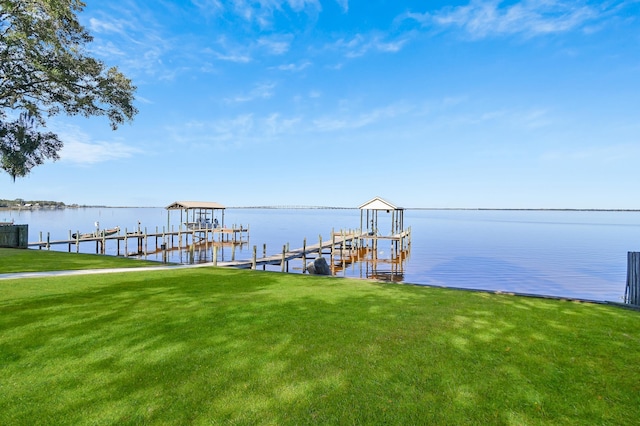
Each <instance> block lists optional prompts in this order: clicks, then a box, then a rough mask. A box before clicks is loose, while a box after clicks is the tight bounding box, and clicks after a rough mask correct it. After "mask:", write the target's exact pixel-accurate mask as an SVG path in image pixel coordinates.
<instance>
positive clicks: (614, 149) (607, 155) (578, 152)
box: [542, 144, 640, 164]
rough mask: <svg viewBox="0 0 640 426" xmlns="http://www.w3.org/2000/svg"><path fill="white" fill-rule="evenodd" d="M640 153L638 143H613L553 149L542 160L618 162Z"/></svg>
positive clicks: (631, 158) (636, 156)
mask: <svg viewBox="0 0 640 426" xmlns="http://www.w3.org/2000/svg"><path fill="white" fill-rule="evenodd" d="M638 155H640V145H638V144H635V145H634V144H613V145H608V146H591V147H589V146H586V147H580V148H578V149H574V150H570V149H564V150H553V151H547V152H546V153H544V154H543V156H542V160H544V161H548V162H573V163H585V162H593V163H600V164H602V163H618V162H631V161H633V159H634V158H638Z"/></svg>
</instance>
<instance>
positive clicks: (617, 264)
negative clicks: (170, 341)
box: [0, 208, 640, 302]
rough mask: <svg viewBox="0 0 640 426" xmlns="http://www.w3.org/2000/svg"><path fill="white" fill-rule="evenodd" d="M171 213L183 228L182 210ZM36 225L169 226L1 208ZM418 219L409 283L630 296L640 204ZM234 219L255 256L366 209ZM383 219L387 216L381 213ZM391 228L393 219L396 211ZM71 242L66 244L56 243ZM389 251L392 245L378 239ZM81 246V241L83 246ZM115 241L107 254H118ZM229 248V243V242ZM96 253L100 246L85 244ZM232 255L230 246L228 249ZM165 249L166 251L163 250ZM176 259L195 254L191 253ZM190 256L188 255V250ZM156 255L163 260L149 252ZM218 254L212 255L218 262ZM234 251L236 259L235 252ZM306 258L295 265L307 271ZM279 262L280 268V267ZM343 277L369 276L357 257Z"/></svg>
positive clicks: (425, 214) (348, 223)
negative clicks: (631, 208)
mask: <svg viewBox="0 0 640 426" xmlns="http://www.w3.org/2000/svg"><path fill="white" fill-rule="evenodd" d="M175 214H176V213H175V212H174V213H172V216H171V220H172V224H173V225H174V226H175V227H176V228H177V226H178V221H179V215H178V216H175ZM11 219H13V220H14V221H15V223H16V224H28V225H29V242H34V241H38V240H39V234H40V232H42V233H43V237H44V239H46V235H47V233H49V235H50V238H51V240H56V239H66V238H68V235H69V231H72V232H76V231H80V232H92V231H93V230H95V226H94V223H95V222H96V221H98V222H99V224H100V228H111V227H114V226H120V227H121V228H122V232H124V230H125V228H127V229H128V230H133V229H135V228H137V226H138V225H137V224H138V221H140V222H141V226H142V228H144V227H147V229H148V230H149V231H152V230H155V228H156V227H159V229H160V230H162V227H163V226H165V227H166V226H167V211H166V210H165V209H164V208H81V209H65V210H34V211H25V210H23V211H0V220H11ZM404 223H405V227H409V226H410V227H411V230H412V238H411V243H412V244H411V248H410V252H409V254H408V257H407V259H406V261H405V263H404V265H403V266H404V267H403V272H404V274H403V276H402V281H403V282H406V283H414V284H423V285H433V286H445V287H460V288H468V289H482V290H496V291H506V292H517V293H529V294H537V295H548V296H560V297H570V298H580V299H588V300H598V301H602V300H605V301H614V302H621V301H622V299H623V297H624V290H625V284H626V268H627V252H629V251H640V212H623V211H503V210H413V209H408V210H406V211H405V215H404ZM225 224H226V225H227V226H230V225H232V224H236V225H243V226H247V225H248V226H249V227H250V233H249V236H250V239H249V242H248V243H247V244H245V245H243V246H242V247H240V248H238V249H237V251H236V252H235V253H234V255H235V258H236V259H250V258H251V256H252V253H253V246H254V245H255V246H257V247H258V252H259V253H261V252H262V247H263V244H266V245H267V252H268V253H267V254H276V253H279V252H281V250H282V246H283V245H284V244H289V245H290V246H291V248H297V247H301V246H302V244H303V241H304V240H305V239H306V241H307V244H308V245H311V244H315V243H317V242H318V238H319V236H322V238H323V241H326V240H328V239H329V237H330V235H331V231H332V230H334V229H335V230H336V231H339V230H341V229H357V228H359V226H360V211H359V210H357V209H244V208H230V209H227V210H226V212H225ZM379 224H380V227H381V228H383V227H384V226H385V218H384V217H382V216H381V217H380V219H379ZM389 227H390V219H389ZM52 249H54V250H63V251H67V249H68V248H67V246H65V245H62V246H53V247H52ZM378 249H379V251H380V252H381V255H384V251H385V250H388V248H386V247H385V245H384V244H382V243H381V244H380V246H379V247H378ZM74 250H75V249H74ZM115 250H116V249H115V243H113V244H111V247H110V246H109V244H107V254H115ZM225 250H229V249H225ZM81 251H82V252H86V253H92V252H93V253H95V245H93V244H91V243H85V244H81ZM221 255H224V256H227V257H228V256H229V253H228V251H227V253H226V254H224V253H223V254H221ZM154 256H158V255H154ZM173 256H179V257H178V258H175V257H174V258H170V259H169V260H170V261H183V262H186V261H187V260H186V256H185V255H184V254H183V253H180V254H174V255H173ZM183 256H184V257H183ZM150 259H151V260H159V261H160V260H161V259H160V258H157V257H156V258H154V257H150ZM210 260H211V259H209V261H210ZM225 260H229V259H228V258H227V259H225ZM298 266H299V267H297V268H296V267H293V268H290V271H292V272H296V270H297V271H300V270H301V263H300V264H299V265H298ZM274 270H280V268H279V267H277V268H275V269H274ZM340 275H341V276H349V277H361V276H362V268H361V267H358V266H357V265H354V266H353V267H348V268H347V269H346V270H345V271H343V272H340Z"/></svg>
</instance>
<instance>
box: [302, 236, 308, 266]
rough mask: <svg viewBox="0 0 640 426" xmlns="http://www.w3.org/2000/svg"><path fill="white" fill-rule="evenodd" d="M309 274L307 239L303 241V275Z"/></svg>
mask: <svg viewBox="0 0 640 426" xmlns="http://www.w3.org/2000/svg"><path fill="white" fill-rule="evenodd" d="M306 272H307V239H306V238H305V239H304V240H303V241H302V273H303V274H304V273H306Z"/></svg>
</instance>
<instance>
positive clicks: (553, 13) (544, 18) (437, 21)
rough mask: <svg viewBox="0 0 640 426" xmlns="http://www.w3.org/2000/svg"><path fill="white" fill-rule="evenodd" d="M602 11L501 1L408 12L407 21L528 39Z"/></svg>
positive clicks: (550, 0)
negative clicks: (517, 35) (428, 11)
mask: <svg viewBox="0 0 640 426" xmlns="http://www.w3.org/2000/svg"><path fill="white" fill-rule="evenodd" d="M599 13H600V11H599V10H597V9H595V8H594V7H590V6H587V5H584V4H580V3H578V2H569V1H559V0H525V1H520V2H516V3H511V4H506V5H503V2H501V1H496V0H494V1H478V0H475V1H472V2H471V3H469V4H468V5H466V6H458V7H449V8H444V9H442V10H441V11H439V12H435V13H424V14H420V13H407V14H406V15H404V16H403V18H405V19H411V20H415V21H417V22H419V23H420V24H422V25H423V26H430V27H458V28H461V29H463V30H465V31H466V32H467V33H468V34H469V35H470V36H471V37H472V38H484V37H488V36H492V35H504V34H522V35H525V36H528V37H532V36H537V35H544V34H552V33H560V32H566V31H570V30H574V29H578V28H581V27H582V26H584V25H586V24H587V23H589V22H590V21H592V20H594V19H595V18H597V17H598V15H599Z"/></svg>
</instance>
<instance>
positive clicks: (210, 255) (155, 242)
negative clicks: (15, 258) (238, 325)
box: [28, 225, 411, 281]
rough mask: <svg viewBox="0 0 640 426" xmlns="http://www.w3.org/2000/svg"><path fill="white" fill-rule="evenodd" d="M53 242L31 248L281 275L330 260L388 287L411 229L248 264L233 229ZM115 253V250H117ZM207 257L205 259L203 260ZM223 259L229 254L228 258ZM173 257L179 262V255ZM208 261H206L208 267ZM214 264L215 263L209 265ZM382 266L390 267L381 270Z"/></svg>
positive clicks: (340, 235) (349, 236)
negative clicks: (90, 248) (88, 248)
mask: <svg viewBox="0 0 640 426" xmlns="http://www.w3.org/2000/svg"><path fill="white" fill-rule="evenodd" d="M69 237H70V238H69V239H64V240H51V239H50V238H49V234H47V236H46V239H45V238H43V236H42V233H41V234H40V239H39V241H36V242H31V243H29V244H28V246H29V247H37V248H39V249H41V250H42V249H46V250H50V249H51V247H52V246H60V245H66V246H67V250H68V251H69V252H73V251H75V252H76V253H78V252H80V245H82V244H87V243H89V244H95V252H96V254H105V248H106V246H107V244H115V245H116V248H115V252H116V255H117V256H131V257H141V256H144V257H146V256H150V255H152V256H158V255H160V256H162V261H163V262H165V263H166V262H167V258H168V254H169V253H170V252H171V251H175V250H179V251H180V255H179V256H178V257H179V259H178V261H179V263H185V264H193V263H199V264H201V263H209V264H211V265H212V266H219V267H230V268H239V269H262V270H266V269H267V267H271V270H273V267H278V266H279V267H280V268H279V270H280V271H281V272H289V269H290V267H291V266H290V263H291V262H296V261H298V262H300V263H299V265H300V266H299V267H298V266H295V268H296V269H298V268H299V270H300V271H301V272H302V273H305V272H306V271H307V262H308V261H313V260H315V259H317V258H318V257H325V258H326V260H327V263H328V264H329V266H330V267H331V271H332V275H338V274H339V273H340V272H341V271H345V270H346V269H347V268H348V267H349V266H352V265H355V264H360V265H361V266H363V265H364V268H365V269H364V270H363V272H362V273H361V276H363V277H366V278H376V279H384V280H386V281H398V279H400V280H401V277H402V275H403V265H404V261H405V260H406V258H407V255H408V252H409V246H410V243H411V228H409V229H407V230H404V231H402V232H399V233H397V234H393V235H377V234H374V233H372V232H370V231H366V232H362V231H360V230H348V231H339V232H335V231H333V230H332V232H331V237H330V239H328V240H325V241H323V240H322V236H319V237H318V242H317V243H314V244H310V245H308V244H307V240H306V239H305V240H304V241H303V243H302V247H298V248H295V249H291V248H290V247H289V244H288V243H287V244H285V245H283V246H282V250H279V252H278V253H275V254H267V247H266V244H264V245H263V246H262V250H261V251H262V253H261V254H260V255H259V254H258V246H255V245H254V246H253V255H252V256H251V258H249V259H246V258H245V259H236V248H238V247H240V248H241V247H243V246H245V245H247V244H248V243H249V227H248V226H247V227H243V226H235V225H234V226H232V227H230V228H197V229H183V228H181V227H180V228H178V230H171V231H167V230H166V229H164V228H163V229H159V228H157V227H156V229H155V230H154V231H151V232H149V231H148V230H147V229H146V228H144V229H140V230H136V231H134V232H127V230H126V229H125V230H124V233H123V234H116V235H109V236H93V237H88V238H71V231H69ZM386 242H388V243H389V244H390V246H389V248H388V249H385V250H384V251H385V253H386V254H387V255H388V256H386V257H381V256H379V251H378V247H379V246H380V245H382V244H385V243H386ZM225 247H230V248H231V250H232V252H231V259H230V260H218V259H219V257H221V258H222V259H224V257H225V256H224V255H223V256H219V251H220V250H224V249H225ZM112 251H113V248H112ZM203 253H204V255H203ZM223 254H224V252H223ZM174 256H177V255H175V254H174ZM183 256H184V258H183ZM203 259H204V261H203ZM209 259H211V260H209ZM382 266H386V267H385V268H382Z"/></svg>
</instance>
